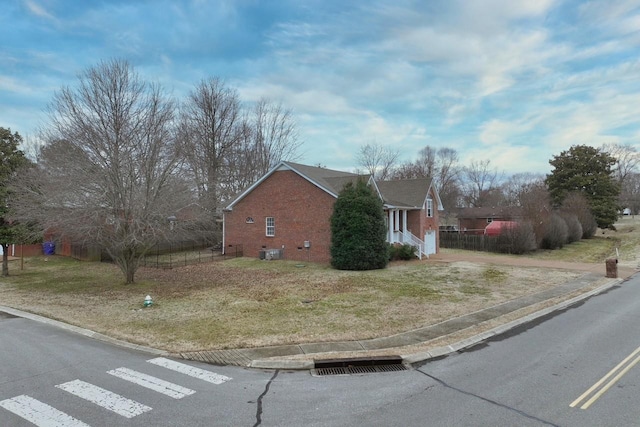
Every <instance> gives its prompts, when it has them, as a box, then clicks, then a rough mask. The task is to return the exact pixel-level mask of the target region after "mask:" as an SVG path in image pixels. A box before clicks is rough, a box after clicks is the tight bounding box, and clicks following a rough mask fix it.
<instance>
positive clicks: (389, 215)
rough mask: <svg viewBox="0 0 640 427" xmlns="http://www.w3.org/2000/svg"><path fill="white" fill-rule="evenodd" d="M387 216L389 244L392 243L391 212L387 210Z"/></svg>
mask: <svg viewBox="0 0 640 427" xmlns="http://www.w3.org/2000/svg"><path fill="white" fill-rule="evenodd" d="M387 215H388V217H389V221H388V223H389V238H388V239H387V240H388V241H389V243H393V211H392V210H391V209H389V210H388V211H387Z"/></svg>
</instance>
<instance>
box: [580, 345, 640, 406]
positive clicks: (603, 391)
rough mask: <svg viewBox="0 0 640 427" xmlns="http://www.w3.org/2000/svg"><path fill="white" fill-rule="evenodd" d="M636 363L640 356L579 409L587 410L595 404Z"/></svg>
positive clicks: (639, 360)
mask: <svg viewBox="0 0 640 427" xmlns="http://www.w3.org/2000/svg"><path fill="white" fill-rule="evenodd" d="M638 362H640V356H638V357H637V358H636V360H634V361H633V362H632V363H630V364H629V366H627V367H626V368H624V369H623V370H622V372H620V373H619V374H618V375H616V376H615V377H614V378H613V379H612V380H611V381H609V382H608V383H607V385H605V386H604V387H602V388H601V389H600V391H599V392H597V393H596V394H594V395H593V397H592V398H591V399H589V400H588V401H587V403H585V404H584V405H582V406H581V407H580V409H587V408H588V407H589V406H591V404H592V403H593V402H595V401H596V400H598V398H599V397H600V396H602V395H603V394H604V393H606V391H607V390H609V389H610V388H611V386H613V385H614V384H615V383H617V382H618V380H619V379H620V378H622V376H623V375H624V374H626V373H627V372H629V369H631V368H633V367H634V366H635V365H636V364H637V363H638Z"/></svg>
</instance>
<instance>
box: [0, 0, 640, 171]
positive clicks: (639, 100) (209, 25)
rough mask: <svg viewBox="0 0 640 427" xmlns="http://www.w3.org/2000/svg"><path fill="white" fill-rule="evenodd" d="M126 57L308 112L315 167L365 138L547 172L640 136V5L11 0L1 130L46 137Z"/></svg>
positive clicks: (306, 153) (3, 54)
mask: <svg viewBox="0 0 640 427" xmlns="http://www.w3.org/2000/svg"><path fill="white" fill-rule="evenodd" d="M114 58H117V59H126V60H128V61H129V62H130V63H131V64H132V65H133V67H134V68H135V69H136V71H137V72H138V73H139V74H140V75H141V76H142V77H144V78H145V79H146V80H148V81H151V82H156V83H160V84H161V85H162V86H163V87H164V89H165V90H166V91H167V92H169V93H170V94H171V95H173V96H174V97H176V98H177V99H181V98H182V99H184V97H186V96H187V94H188V93H189V91H191V90H192V89H193V88H194V86H195V85H196V84H198V83H199V82H200V81H202V80H203V79H206V78H209V77H218V78H221V79H223V80H224V81H225V83H226V84H227V85H228V86H230V87H232V88H235V89H236V90H237V91H238V94H239V97H240V99H241V100H242V102H243V103H245V104H246V105H247V106H250V105H251V103H253V102H255V101H256V100H258V99H260V98H262V97H267V98H269V99H272V100H274V101H276V102H281V103H282V104H283V105H284V106H285V107H287V108H290V109H291V110H292V111H293V114H294V118H295V121H296V124H297V129H298V134H299V138H300V139H301V141H302V142H303V145H302V147H301V149H300V158H299V159H298V161H299V162H300V163H306V164H310V165H316V164H322V165H324V166H326V167H329V168H331V169H339V170H345V171H352V170H354V169H355V168H356V167H357V166H358V165H357V160H356V156H357V153H358V151H359V149H360V148H361V147H362V146H363V145H365V144H378V145H381V146H388V147H390V148H391V149H394V150H398V151H399V152H400V160H401V161H411V160H414V159H415V158H416V157H417V155H418V151H419V150H420V149H421V148H423V147H425V146H427V145H429V146H431V147H434V148H436V149H437V148H440V147H447V148H453V149H455V150H457V152H458V154H459V155H460V160H461V163H462V164H469V163H470V162H471V161H474V160H476V161H480V160H481V161H484V160H490V165H491V167H493V168H495V169H496V170H498V171H501V172H504V173H505V174H506V175H511V174H514V173H520V172H533V173H549V172H550V170H551V166H550V165H549V160H550V159H552V158H553V156H555V155H559V154H560V153H561V152H562V151H564V150H567V149H569V148H570V147H571V146H572V145H578V144H585V145H591V146H594V147H600V146H602V145H603V144H605V143H616V144H631V145H632V146H634V147H636V148H638V142H639V141H640V139H639V136H640V114H638V111H639V110H640V108H639V107H640V0H617V1H616V0H613V1H612V0H593V1H573V0H566V1H564V0H442V1H441V0H420V1H418V0H416V1H411V0H393V1H377V0H366V1H359V0H354V1H345V0H337V1H336V0H279V1H275V0H273V1H270V0H262V1H260V0H246V1H245V0H237V1H231V0H229V1H227V0H219V1H208V0H184V1H180V0H147V1H136V0H122V1H120V0H103V1H93V0H84V1H77V0H3V1H2V2H1V3H0V126H1V127H9V128H11V130H12V131H17V132H19V133H20V134H21V135H23V136H27V137H28V138H32V139H33V138H34V137H35V136H36V135H37V130H38V129H39V128H41V127H42V126H46V123H47V114H46V108H47V106H48V104H49V103H50V102H51V100H52V98H53V94H54V93H55V92H56V91H57V90H59V89H60V88H62V87H63V86H72V87H73V86H74V85H75V84H77V76H78V74H79V73H81V72H82V71H83V70H86V69H87V68H88V67H91V66H94V65H97V64H98V63H99V62H100V61H103V60H109V59H114Z"/></svg>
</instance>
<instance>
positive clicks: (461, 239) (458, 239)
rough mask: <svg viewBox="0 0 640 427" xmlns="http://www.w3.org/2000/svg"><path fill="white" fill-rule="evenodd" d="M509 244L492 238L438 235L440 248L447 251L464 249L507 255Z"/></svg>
mask: <svg viewBox="0 0 640 427" xmlns="http://www.w3.org/2000/svg"><path fill="white" fill-rule="evenodd" d="M508 246H509V243H505V242H504V240H503V239H499V238H498V237H493V236H485V235H477V234H464V233H447V232H441V233H440V247H441V248H448V249H465V250H469V251H481V252H499V253H509V252H510V251H509V247H508Z"/></svg>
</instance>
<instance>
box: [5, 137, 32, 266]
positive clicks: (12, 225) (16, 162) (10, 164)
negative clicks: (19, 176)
mask: <svg viewBox="0 0 640 427" xmlns="http://www.w3.org/2000/svg"><path fill="white" fill-rule="evenodd" d="M20 143H22V137H21V136H20V134H19V133H18V132H15V133H13V134H12V133H11V129H5V128H2V127H0V244H1V245H2V254H3V255H2V276H8V275H9V258H8V254H9V245H10V244H12V243H17V241H16V239H18V238H19V235H20V230H21V228H20V226H19V225H18V223H16V222H15V221H12V220H10V219H9V218H8V217H7V216H8V209H9V208H8V206H9V198H10V196H11V190H10V189H9V184H10V183H11V180H12V179H13V178H14V177H15V174H16V171H17V170H18V169H19V168H21V167H22V166H26V165H27V164H29V163H30V162H29V160H28V159H27V158H26V157H25V155H24V153H23V152H22V151H21V150H19V149H18V146H19V145H20Z"/></svg>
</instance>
